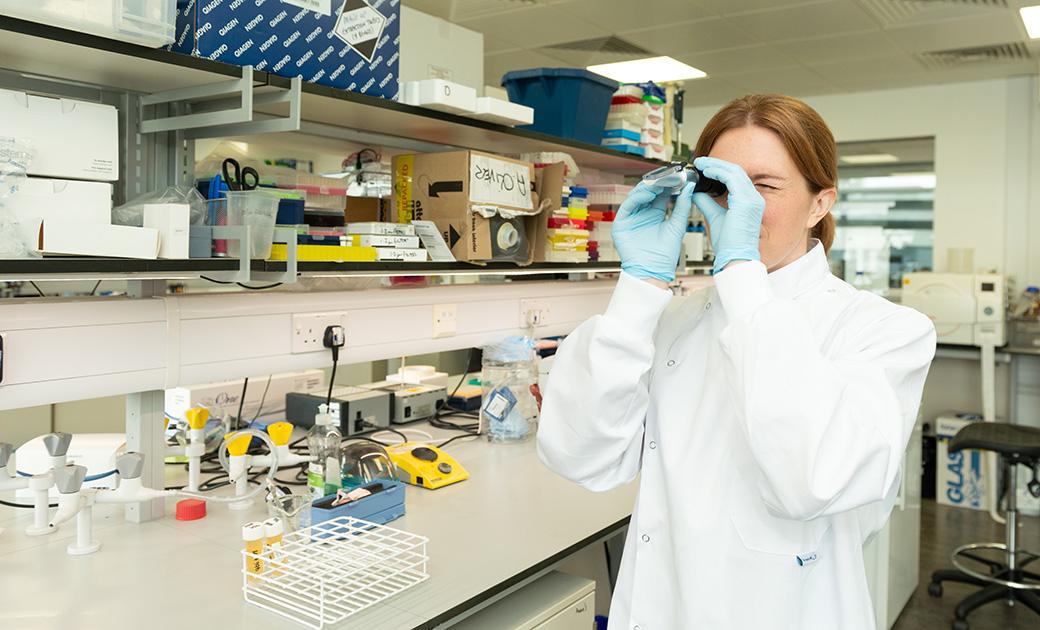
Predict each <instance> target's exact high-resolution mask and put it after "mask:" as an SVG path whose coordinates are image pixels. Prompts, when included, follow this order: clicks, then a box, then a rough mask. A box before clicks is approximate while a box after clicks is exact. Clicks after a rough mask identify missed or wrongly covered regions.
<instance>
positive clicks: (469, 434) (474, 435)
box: [437, 431, 480, 448]
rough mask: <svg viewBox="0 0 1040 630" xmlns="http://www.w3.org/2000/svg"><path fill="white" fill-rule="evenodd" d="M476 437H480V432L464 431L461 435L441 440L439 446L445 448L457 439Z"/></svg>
mask: <svg viewBox="0 0 1040 630" xmlns="http://www.w3.org/2000/svg"><path fill="white" fill-rule="evenodd" d="M475 437H480V434H479V433H471V432H468V431H467V432H466V433H463V434H461V435H456V436H455V437H453V438H450V439H448V440H447V441H445V442H441V443H440V444H438V445H437V448H444V447H445V446H447V445H449V444H451V443H452V442H454V441H455V440H461V439H463V438H475Z"/></svg>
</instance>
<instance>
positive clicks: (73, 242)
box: [38, 220, 159, 260]
mask: <svg viewBox="0 0 1040 630" xmlns="http://www.w3.org/2000/svg"><path fill="white" fill-rule="evenodd" d="M38 245H39V246H38V249H39V250H40V251H41V252H43V253H44V254H63V255H72V256H104V257H110V258H147V259H151V260H154V259H155V258H157V257H158V256H159V230H151V229H148V228H139V227H130V226H126V225H93V224H90V223H65V222H62V221H50V220H47V221H44V222H43V225H41V226H40V240H39V243H38Z"/></svg>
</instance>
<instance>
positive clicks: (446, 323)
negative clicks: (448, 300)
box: [433, 304, 458, 339]
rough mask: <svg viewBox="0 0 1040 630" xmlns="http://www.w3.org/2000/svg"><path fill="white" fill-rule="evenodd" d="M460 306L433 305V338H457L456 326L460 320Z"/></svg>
mask: <svg viewBox="0 0 1040 630" xmlns="http://www.w3.org/2000/svg"><path fill="white" fill-rule="evenodd" d="M457 316H458V306H457V305H455V304H434V305H433V338H434V339H441V338H442V337H454V336H455V324H456V321H457V319H458V317H457Z"/></svg>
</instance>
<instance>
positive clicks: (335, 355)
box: [325, 348, 339, 407]
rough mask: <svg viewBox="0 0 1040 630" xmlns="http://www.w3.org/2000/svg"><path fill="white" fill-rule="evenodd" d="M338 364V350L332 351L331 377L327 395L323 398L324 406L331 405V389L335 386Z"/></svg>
mask: <svg viewBox="0 0 1040 630" xmlns="http://www.w3.org/2000/svg"><path fill="white" fill-rule="evenodd" d="M338 363H339V348H333V349H332V376H331V377H329V394H328V396H326V397H325V405H326V407H328V405H331V404H332V388H333V386H335V384H336V364H338Z"/></svg>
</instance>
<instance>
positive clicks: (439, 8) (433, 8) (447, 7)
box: [402, 0, 452, 22]
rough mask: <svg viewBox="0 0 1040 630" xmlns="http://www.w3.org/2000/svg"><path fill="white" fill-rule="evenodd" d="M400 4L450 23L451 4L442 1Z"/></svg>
mask: <svg viewBox="0 0 1040 630" xmlns="http://www.w3.org/2000/svg"><path fill="white" fill-rule="evenodd" d="M402 4H404V5H405V6H406V7H411V8H413V9H416V10H418V11H422V12H423V13H425V14H427V15H435V16H437V17H439V18H441V19H444V20H448V21H449V22H450V21H451V6H452V3H451V2H450V1H449V2H445V1H444V0H403V2H402Z"/></svg>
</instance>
